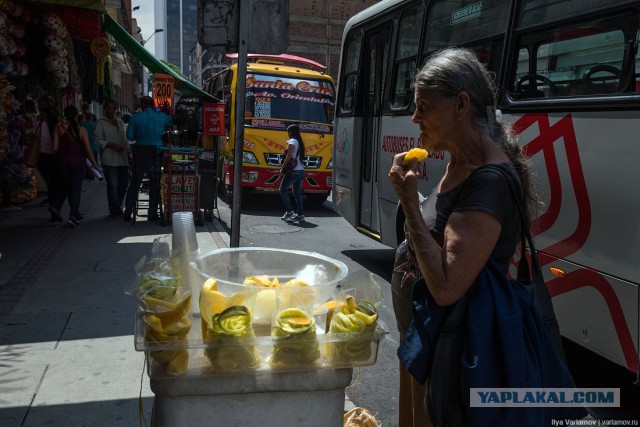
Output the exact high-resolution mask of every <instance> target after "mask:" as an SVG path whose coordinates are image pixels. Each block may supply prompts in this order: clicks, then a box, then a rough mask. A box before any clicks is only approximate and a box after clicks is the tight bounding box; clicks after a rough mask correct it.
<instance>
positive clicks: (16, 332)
mask: <svg viewBox="0 0 640 427" xmlns="http://www.w3.org/2000/svg"><path fill="white" fill-rule="evenodd" d="M43 198H44V195H40V196H39V197H37V198H36V199H35V200H33V201H31V202H28V203H24V204H21V205H20V207H21V208H22V209H21V210H16V211H10V212H3V213H1V215H0V254H1V257H0V425H1V426H3V427H12V426H133V425H139V423H140V422H141V421H140V420H141V416H142V415H143V416H144V421H146V424H147V425H148V424H150V414H151V408H152V403H153V393H152V392H151V389H150V387H149V379H148V375H147V374H146V373H145V372H143V367H144V353H142V352H137V351H136V350H135V348H134V339H133V338H134V336H133V331H134V312H135V300H134V298H133V297H132V296H130V295H127V294H125V289H127V288H129V287H130V286H131V284H132V281H133V279H134V266H135V263H136V262H137V261H138V260H139V259H140V258H141V257H142V256H143V255H145V254H148V253H149V251H150V249H151V244H152V242H153V239H154V238H155V237H158V236H163V235H167V234H170V233H171V227H170V226H167V227H163V226H161V225H160V224H159V223H157V222H147V221H146V220H145V218H139V221H138V222H136V224H135V225H131V223H126V222H124V221H122V218H113V217H109V216H108V212H109V210H108V208H107V200H106V190H105V183H104V182H99V181H84V182H83V191H82V202H81V208H80V211H81V212H83V213H84V216H85V220H84V221H83V222H82V224H81V226H80V227H79V228H73V227H71V226H69V225H67V224H66V222H64V223H59V222H55V223H52V222H49V217H50V215H49V213H48V212H47V208H46V207H45V206H40V205H39V202H40V201H42V200H43ZM62 215H63V217H64V219H65V221H66V219H67V218H68V207H65V208H64V209H63V211H62ZM214 221H215V219H214ZM219 230H222V228H221V227H220V226H219V225H218V224H217V222H207V223H205V224H204V226H197V225H196V232H197V236H198V244H199V247H200V249H201V250H203V251H207V250H213V249H216V248H218V247H225V246H228V235H227V234H226V233H224V232H222V233H220V232H219ZM140 425H145V422H142V423H141V424H140Z"/></svg>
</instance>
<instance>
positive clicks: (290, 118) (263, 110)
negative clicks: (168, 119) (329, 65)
mask: <svg viewBox="0 0 640 427" xmlns="http://www.w3.org/2000/svg"><path fill="white" fill-rule="evenodd" d="M227 56H228V57H230V58H232V59H237V54H229V55H227ZM248 61H249V62H248V64H247V76H246V95H245V113H244V114H245V118H244V149H243V153H242V157H243V158H242V192H243V195H245V194H250V193H269V192H272V193H273V192H277V191H278V187H279V186H280V180H281V179H282V177H281V176H280V174H279V171H280V167H281V166H282V161H283V160H284V155H283V153H284V150H285V148H286V146H287V140H288V136H287V126H289V125H291V124H294V123H296V124H298V125H299V126H300V132H301V133H302V137H303V139H304V145H305V148H306V149H305V155H304V168H305V180H304V183H303V186H302V189H303V191H304V194H305V196H306V199H307V203H309V204H321V203H324V201H325V200H327V197H328V196H329V193H330V191H331V187H332V150H333V114H334V108H335V88H334V84H333V79H332V78H331V76H329V75H327V74H325V72H324V71H323V70H324V69H325V67H324V66H323V65H322V64H319V63H317V62H314V61H311V60H309V59H306V58H302V57H299V56H294V55H286V54H283V55H260V54H249V55H248ZM237 69H238V64H237V62H236V63H234V64H232V65H231V66H229V67H228V68H226V69H225V70H223V71H221V72H219V73H218V74H216V75H214V76H212V77H211V78H209V79H208V80H207V81H206V82H205V84H204V90H205V91H207V92H208V93H210V94H211V95H213V96H215V97H216V98H218V99H219V100H224V102H225V125H226V126H225V127H226V139H224V140H223V141H221V142H220V143H219V144H218V150H219V151H218V154H219V155H218V165H217V168H216V171H217V172H216V174H217V176H216V179H217V183H218V186H219V187H218V188H219V190H220V193H221V194H222V195H224V196H225V197H227V198H229V197H230V195H231V191H232V188H233V180H234V176H233V164H234V143H235V133H236V129H235V123H236V120H235V110H236V108H235V107H236V93H237V91H236V87H237V84H238V82H237Z"/></svg>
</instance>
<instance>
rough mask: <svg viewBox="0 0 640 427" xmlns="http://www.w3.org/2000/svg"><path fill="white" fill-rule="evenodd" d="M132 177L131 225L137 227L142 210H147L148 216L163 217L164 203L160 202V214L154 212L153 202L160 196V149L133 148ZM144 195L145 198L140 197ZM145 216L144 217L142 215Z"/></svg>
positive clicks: (139, 146)
mask: <svg viewBox="0 0 640 427" xmlns="http://www.w3.org/2000/svg"><path fill="white" fill-rule="evenodd" d="M131 155H132V158H133V161H132V162H131V175H132V176H133V180H132V184H131V187H130V188H129V191H130V192H134V193H133V211H132V212H131V224H133V225H135V223H136V219H137V217H138V216H140V215H139V212H140V210H147V215H151V216H152V217H157V216H158V215H159V216H160V217H162V203H161V202H160V200H158V205H157V206H158V208H159V212H158V211H155V212H153V211H152V209H151V202H152V201H155V200H156V197H159V195H160V181H159V177H160V159H159V151H158V147H156V146H155V145H138V144H133V145H132V146H131ZM141 193H142V194H144V195H145V197H140V195H141ZM142 216H144V215H142Z"/></svg>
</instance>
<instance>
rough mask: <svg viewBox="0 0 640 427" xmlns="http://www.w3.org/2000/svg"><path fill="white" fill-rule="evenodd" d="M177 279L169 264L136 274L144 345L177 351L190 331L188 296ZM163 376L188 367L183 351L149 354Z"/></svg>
mask: <svg viewBox="0 0 640 427" xmlns="http://www.w3.org/2000/svg"><path fill="white" fill-rule="evenodd" d="M179 283H180V276H179V274H178V273H177V270H176V269H174V268H173V267H172V263H171V262H170V261H169V260H165V261H158V262H154V263H151V264H149V265H148V266H147V268H146V271H144V272H142V273H139V274H138V283H137V285H138V286H137V295H138V305H139V307H140V313H141V316H142V319H143V320H144V323H145V325H146V327H145V342H147V343H153V344H157V345H158V346H175V347H180V346H181V345H182V344H183V343H184V344H186V340H187V335H188V334H189V331H190V330H191V294H189V293H183V292H182V291H181V290H180V287H179ZM149 354H150V355H151V358H152V359H153V360H154V361H155V362H156V363H158V364H159V365H160V366H161V367H162V368H163V369H164V371H165V372H166V373H167V374H170V375H182V374H184V372H185V371H186V369H187V367H188V364H189V352H188V350H186V349H185V348H181V349H180V348H178V349H175V350H156V351H150V352H149Z"/></svg>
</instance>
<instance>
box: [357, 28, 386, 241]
mask: <svg viewBox="0 0 640 427" xmlns="http://www.w3.org/2000/svg"><path fill="white" fill-rule="evenodd" d="M390 44H391V26H388V27H384V28H382V29H376V30H374V31H371V32H368V33H366V34H365V42H364V46H365V50H364V63H365V70H364V78H363V82H362V88H363V89H364V90H363V91H362V92H361V93H363V94H364V96H365V97H366V99H365V100H364V123H363V135H362V154H361V155H362V157H361V160H360V164H361V171H362V180H361V188H360V219H359V222H360V225H361V226H362V227H365V228H367V229H369V230H371V231H374V232H380V216H379V209H378V170H377V169H378V168H377V165H378V153H379V150H378V147H379V141H380V134H381V129H380V127H381V126H380V124H381V121H382V117H381V110H382V100H383V97H384V96H383V94H384V87H385V81H386V72H387V63H388V59H389V47H390Z"/></svg>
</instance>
